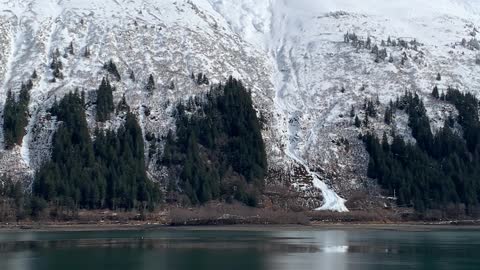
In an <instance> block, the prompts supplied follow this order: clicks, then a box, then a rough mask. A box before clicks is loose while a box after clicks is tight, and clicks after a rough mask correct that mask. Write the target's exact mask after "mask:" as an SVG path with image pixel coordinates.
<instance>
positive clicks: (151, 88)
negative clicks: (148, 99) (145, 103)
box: [145, 74, 155, 93]
mask: <svg viewBox="0 0 480 270" xmlns="http://www.w3.org/2000/svg"><path fill="white" fill-rule="evenodd" d="M145 90H147V92H148V93H153V91H154V90H155V80H154V79H153V75H152V74H150V76H148V82H147V85H146V86H145Z"/></svg>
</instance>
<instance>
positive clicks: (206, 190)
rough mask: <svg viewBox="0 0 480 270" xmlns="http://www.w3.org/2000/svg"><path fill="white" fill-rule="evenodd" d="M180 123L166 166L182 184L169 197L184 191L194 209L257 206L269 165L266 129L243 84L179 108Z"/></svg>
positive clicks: (172, 137)
mask: <svg viewBox="0 0 480 270" xmlns="http://www.w3.org/2000/svg"><path fill="white" fill-rule="evenodd" d="M175 117H176V134H175V135H173V134H172V133H169V134H168V137H167V139H166V145H165V150H164V154H163V158H162V160H161V164H162V165H164V166H167V167H169V168H170V169H171V170H170V172H172V174H173V175H172V176H174V175H175V174H176V175H179V178H180V182H179V185H178V187H177V186H176V183H174V182H173V183H171V184H170V186H169V192H170V193H175V192H177V191H179V190H184V191H185V194H186V195H187V196H188V199H189V201H190V202H191V203H193V204H199V203H205V202H207V201H209V200H212V199H223V200H226V201H232V200H238V201H241V202H244V203H246V204H248V205H251V206H255V205H257V202H258V199H259V196H260V194H261V193H262V189H263V185H264V177H265V175H266V170H267V161H266V154H265V146H264V143H263V139H262V134H261V123H260V121H259V119H258V118H257V115H256V112H255V110H254V108H253V103H252V98H251V95H250V93H249V92H248V91H247V89H246V88H245V87H244V86H243V84H242V82H241V81H238V80H236V79H233V78H231V77H230V79H229V80H228V81H227V82H226V84H225V85H220V86H216V87H214V88H212V89H211V90H210V92H209V93H208V94H207V95H206V97H205V98H198V97H197V98H192V99H190V100H189V101H188V102H187V103H186V104H179V105H178V106H177V110H176V115H175ZM172 180H173V178H172ZM171 195H174V194H171Z"/></svg>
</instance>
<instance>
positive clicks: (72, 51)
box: [68, 41, 75, 55]
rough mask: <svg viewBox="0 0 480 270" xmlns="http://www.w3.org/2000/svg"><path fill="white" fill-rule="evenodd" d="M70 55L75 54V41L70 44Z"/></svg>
mask: <svg viewBox="0 0 480 270" xmlns="http://www.w3.org/2000/svg"><path fill="white" fill-rule="evenodd" d="M68 53H69V54H71V55H74V54H75V50H74V49H73V41H72V42H70V45H69V46H68Z"/></svg>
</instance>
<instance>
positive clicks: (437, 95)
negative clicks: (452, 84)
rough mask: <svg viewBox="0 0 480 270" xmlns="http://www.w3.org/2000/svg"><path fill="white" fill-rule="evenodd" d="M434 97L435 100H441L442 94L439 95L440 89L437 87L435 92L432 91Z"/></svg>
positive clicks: (434, 89)
mask: <svg viewBox="0 0 480 270" xmlns="http://www.w3.org/2000/svg"><path fill="white" fill-rule="evenodd" d="M432 96H433V97H434V98H437V99H438V98H440V94H439V93H438V87H437V86H436V85H435V87H434V88H433V91H432Z"/></svg>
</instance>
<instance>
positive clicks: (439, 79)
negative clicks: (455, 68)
mask: <svg viewBox="0 0 480 270" xmlns="http://www.w3.org/2000/svg"><path fill="white" fill-rule="evenodd" d="M441 80H442V75H440V73H438V74H437V81H441Z"/></svg>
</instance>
